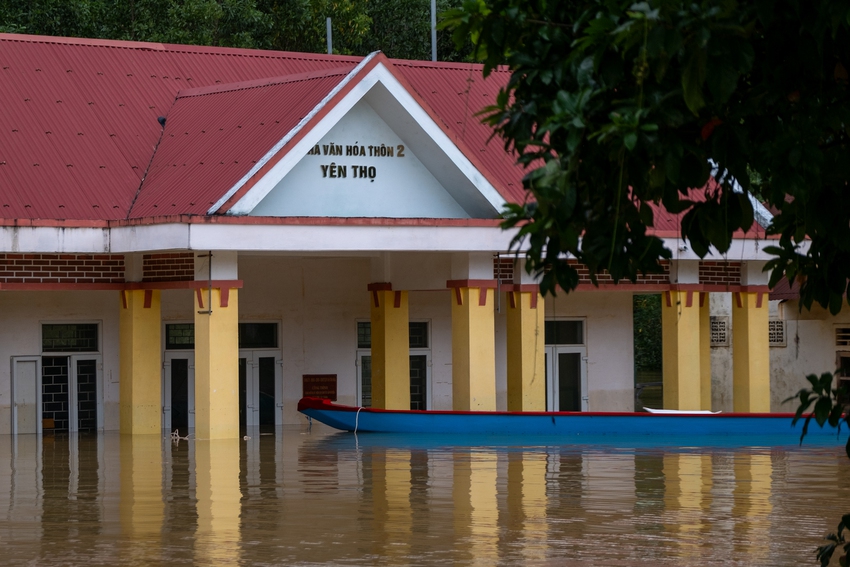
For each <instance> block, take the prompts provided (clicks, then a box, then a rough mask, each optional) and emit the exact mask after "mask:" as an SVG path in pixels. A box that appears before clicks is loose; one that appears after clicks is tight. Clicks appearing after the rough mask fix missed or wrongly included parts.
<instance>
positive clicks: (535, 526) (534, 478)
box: [522, 452, 549, 564]
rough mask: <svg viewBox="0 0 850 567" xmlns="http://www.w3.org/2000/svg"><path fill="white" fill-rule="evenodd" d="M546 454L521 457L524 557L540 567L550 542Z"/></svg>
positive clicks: (527, 454) (537, 453)
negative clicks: (547, 512) (547, 510)
mask: <svg viewBox="0 0 850 567" xmlns="http://www.w3.org/2000/svg"><path fill="white" fill-rule="evenodd" d="M546 502H547V499H546V453H542V452H534V453H532V452H525V453H522V512H523V517H524V518H525V522H524V526H523V530H522V533H523V553H522V555H523V557H524V558H525V559H526V561H527V562H528V563H535V564H540V563H541V562H542V561H543V559H544V558H545V551H546V548H547V541H548V539H549V534H548V525H547V522H546V518H547V514H546Z"/></svg>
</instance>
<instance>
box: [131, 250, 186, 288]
mask: <svg viewBox="0 0 850 567" xmlns="http://www.w3.org/2000/svg"><path fill="white" fill-rule="evenodd" d="M142 270H143V271H144V273H143V276H142V281H145V282H184V281H192V280H194V279H195V254H194V253H193V252H176V253H169V254H145V255H144V256H142Z"/></svg>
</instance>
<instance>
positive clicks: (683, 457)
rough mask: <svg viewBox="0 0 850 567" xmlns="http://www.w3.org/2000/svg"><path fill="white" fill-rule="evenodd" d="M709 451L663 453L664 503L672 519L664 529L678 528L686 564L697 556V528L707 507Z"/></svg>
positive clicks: (705, 517)
mask: <svg viewBox="0 0 850 567" xmlns="http://www.w3.org/2000/svg"><path fill="white" fill-rule="evenodd" d="M712 474H713V471H712V465H711V455H699V454H687V453H669V454H665V455H664V488H665V490H664V507H665V508H666V509H667V510H669V511H671V512H673V511H675V514H673V515H672V516H671V517H672V518H674V519H675V523H674V524H672V525H668V526H667V529H669V530H671V531H673V532H678V536H677V538H676V539H677V541H678V543H679V548H680V556H681V557H682V558H685V559H687V561H685V563H686V564H689V563H691V562H694V561H695V560H696V558H697V557H699V556H700V553H701V552H700V548H699V546H700V544H701V543H702V536H701V532H702V531H703V528H704V526H705V524H706V523H707V521H708V512H709V511H710V508H711V485H712Z"/></svg>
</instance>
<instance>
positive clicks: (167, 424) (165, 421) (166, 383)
mask: <svg viewBox="0 0 850 567" xmlns="http://www.w3.org/2000/svg"><path fill="white" fill-rule="evenodd" d="M175 358H176V359H178V360H183V359H186V360H188V361H189V364H188V366H189V377H188V384H187V386H186V387H187V388H188V390H189V392H188V398H189V401H188V404H187V405H188V406H189V408H188V410H189V431H195V351H194V349H186V350H176V349H171V350H166V351H164V352H163V354H162V422H161V426H162V429H163V430H164V431H167V432H168V433H171V431H172V429H171V361H172V360H174V359H175Z"/></svg>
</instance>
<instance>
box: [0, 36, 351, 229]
mask: <svg viewBox="0 0 850 567" xmlns="http://www.w3.org/2000/svg"><path fill="white" fill-rule="evenodd" d="M359 60H360V58H357V57H347V56H328V55H314V54H299V53H285V52H273V51H256V50H246V49H220V48H205V47H193V46H176V45H163V44H152V43H138V42H122V41H106V40H88V39H72V38H52V37H40V36H26V35H15V34H0V100H3V104H4V108H3V111H2V113H0V217H2V218H10V219H35V218H43V219H103V220H110V219H120V218H126V217H127V215H128V213H129V209H130V205H131V203H132V202H133V199H134V197H135V195H136V193H137V191H138V189H139V184H140V181H141V178H142V176H143V174H144V171H145V170H146V169H147V167H148V165H149V163H150V162H151V158H152V156H153V153H154V148H155V147H156V144H157V141H158V139H159V135H160V132H161V130H162V129H161V127H160V125H159V123H158V122H157V117H158V116H164V115H167V114H168V113H169V111H170V109H171V107H172V105H173V104H174V102H175V97H176V95H177V93H178V92H179V91H180V90H182V89H187V88H193V87H202V86H210V85H216V84H224V83H235V82H239V81H247V80H253V79H260V78H266V77H280V76H284V75H290V74H294V73H303V72H307V71H309V72H315V71H321V70H324V69H334V68H339V67H341V66H350V67H353V66H354V65H356V64H357V62H358V61H359ZM170 205H171V202H169V203H168V206H169V208H170ZM173 212H184V211H173Z"/></svg>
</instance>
